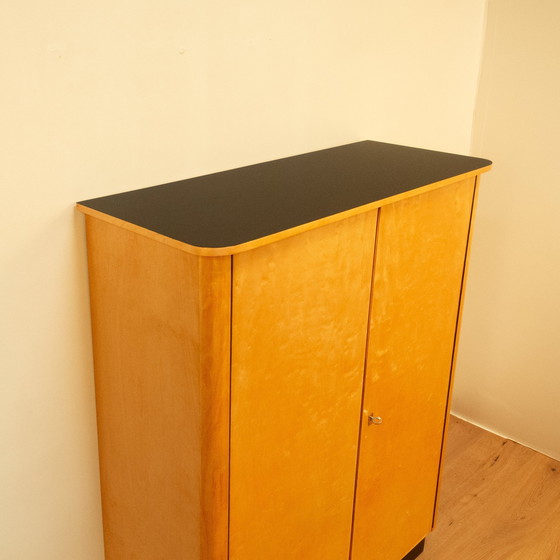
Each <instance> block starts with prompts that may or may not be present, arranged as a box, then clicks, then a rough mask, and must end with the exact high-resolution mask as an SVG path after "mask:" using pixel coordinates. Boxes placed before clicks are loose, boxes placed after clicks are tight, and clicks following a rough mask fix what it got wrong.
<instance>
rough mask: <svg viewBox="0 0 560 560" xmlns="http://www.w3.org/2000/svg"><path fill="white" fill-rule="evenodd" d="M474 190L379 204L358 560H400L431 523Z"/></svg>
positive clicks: (465, 185) (467, 185)
mask: <svg viewBox="0 0 560 560" xmlns="http://www.w3.org/2000/svg"><path fill="white" fill-rule="evenodd" d="M473 189H474V179H469V180H466V181H461V182H459V183H456V184H454V185H451V186H448V187H444V188H441V189H439V190H436V191H432V192H429V193H425V194H422V195H419V196H417V197H414V198H410V199H407V200H404V201H401V202H398V203H395V204H392V205H389V206H387V207H384V208H383V209H382V210H380V214H379V228H378V236H377V249H376V257H375V266H374V281H373V292H372V304H371V305H372V307H371V320H370V334H369V340H368V352H367V368H366V380H365V385H364V388H365V389H364V409H365V410H366V411H367V413H365V414H364V416H365V418H364V422H363V423H362V426H363V428H362V434H361V440H360V457H359V466H358V479H357V491H356V506H355V526H354V536H353V545H352V558H353V560H400V559H401V558H402V557H403V556H404V555H405V554H406V553H407V552H408V551H409V550H411V549H412V548H413V547H414V546H415V545H416V544H417V543H418V542H420V541H421V540H422V539H423V538H424V537H425V536H426V535H427V534H428V533H429V531H430V529H431V526H432V514H433V508H434V501H435V494H436V485H437V479H438V469H439V460H440V452H441V444H442V436H443V429H444V422H445V414H446V402H447V396H448V387H449V377H450V372H451V365H452V356H453V346H454V338H455V329H456V324H457V313H458V308H459V300H460V292H461V282H462V276H463V267H464V261H465V251H466V247H467V236H468V230H469V222H470V215H471V207H472V201H473ZM369 414H372V415H373V416H379V417H381V419H382V423H381V424H368V421H367V415H369Z"/></svg>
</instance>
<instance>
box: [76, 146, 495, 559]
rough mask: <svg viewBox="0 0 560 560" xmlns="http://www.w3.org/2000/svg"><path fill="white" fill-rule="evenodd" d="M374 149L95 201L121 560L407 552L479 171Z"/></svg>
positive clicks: (108, 532)
mask: <svg viewBox="0 0 560 560" xmlns="http://www.w3.org/2000/svg"><path fill="white" fill-rule="evenodd" d="M490 165H491V163H490V162H489V161H487V160H483V159H479V158H473V157H467V156H459V155H453V154H446V153H441V152H434V151H429V150H421V149H417V148H408V147H403V146H395V145H391V144H383V143H379V142H369V141H368V142H359V143H356V144H350V145H346V146H340V147H337V148H331V149H327V150H321V151H319V152H313V153H309V154H304V155H300V156H295V157H291V158H285V159H281V160H277V161H273V162H267V163H262V164H258V165H253V166H249V167H245V168H241V169H235V170H232V171H226V172H222V173H216V174H213V175H208V176H205V177H198V178H195V179H188V180H185V181H178V182H176V183H170V184H167V185H161V186H157V187H150V188H147V189H140V190H136V191H131V192H127V193H122V194H117V195H112V196H107V197H102V198H98V199H94V200H88V201H85V202H81V203H80V204H79V205H78V208H79V209H80V210H81V211H82V212H83V213H85V214H86V223H87V239H88V258H89V275H90V290H91V292H90V295H91V309H92V324H93V343H94V362H95V379H96V398H97V415H98V431H99V455H100V467H101V490H102V503H103V519H104V533H105V550H106V557H107V560H127V559H138V560H154V559H160V558H161V559H166V560H228V559H229V560H280V559H281V560H301V559H305V560H343V559H344V560H346V559H348V558H351V559H352V560H401V559H402V558H407V559H412V558H415V557H416V556H417V555H419V554H420V553H421V551H422V548H423V541H424V538H425V537H426V535H427V534H428V533H429V532H430V530H431V529H432V526H433V520H434V512H435V503H436V499H437V488H438V480H439V474H440V470H441V457H442V449H443V444H444V437H445V426H446V419H447V417H448V408H449V407H448V403H449V398H450V393H451V385H452V378H453V365H454V356H455V352H456V347H457V336H458V328H459V322H460V321H459V318H460V313H461V301H462V295H463V292H464V281H465V275H466V265H467V255H468V250H469V240H470V232H471V229H472V218H473V213H474V205H475V201H476V192H477V187H478V180H479V179H478V177H479V175H480V174H481V173H482V172H484V171H487V170H488V169H489V168H490Z"/></svg>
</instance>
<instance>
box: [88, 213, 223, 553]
mask: <svg viewBox="0 0 560 560" xmlns="http://www.w3.org/2000/svg"><path fill="white" fill-rule="evenodd" d="M87 236H88V259H89V274H90V297H91V307H92V328H93V344H94V366H95V384H96V401H97V422H98V437H99V456H100V475H101V491H102V505H103V525H104V536H105V550H106V558H107V560H122V559H124V558H135V559H138V560H153V559H154V558H165V559H166V560H187V559H188V560H198V559H199V558H203V557H202V556H201V554H202V551H203V549H204V546H205V545H204V543H203V541H204V535H203V526H204V524H203V523H202V522H201V517H202V515H201V509H204V500H205V496H206V495H207V491H206V489H205V487H204V477H203V474H202V469H201V465H202V464H203V463H204V459H205V456H206V455H208V453H207V452H205V451H204V445H203V442H202V437H201V434H202V433H203V424H204V420H205V414H207V410H208V404H207V403H206V402H205V400H204V397H203V396H202V395H204V376H207V375H208V374H209V372H204V376H202V375H201V370H202V366H203V364H205V363H207V360H206V362H205V358H204V351H203V350H204V345H203V344H204V342H205V341H204V340H203V331H204V330H205V329H206V328H207V327H205V322H207V319H204V320H203V319H202V313H201V305H202V304H203V302H204V300H205V296H204V293H203V292H202V290H201V286H200V280H201V275H203V274H202V271H201V263H200V258H199V257H196V256H193V255H189V254H187V253H185V252H182V251H179V250H176V249H174V248H171V247H169V246H166V245H163V244H161V243H158V242H156V241H153V240H151V239H148V238H146V237H143V236H140V235H137V234H135V233H133V232H130V231H127V230H124V229H122V228H119V227H117V226H114V225H111V224H108V223H106V222H102V221H99V220H96V219H94V218H91V217H87ZM228 323H229V319H228ZM205 336H206V338H207V335H205ZM201 378H202V379H201ZM226 419H227V415H226ZM226 499H227V493H226ZM201 537H202V538H201Z"/></svg>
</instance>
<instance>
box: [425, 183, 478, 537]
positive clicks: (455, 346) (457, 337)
mask: <svg viewBox="0 0 560 560" xmlns="http://www.w3.org/2000/svg"><path fill="white" fill-rule="evenodd" d="M479 182H480V177H477V178H476V179H475V184H474V193H473V201H472V208H471V220H470V224H469V233H468V238H467V252H466V254H465V264H464V267H463V278H462V281H461V296H460V299H459V312H458V314H457V327H456V329H455V340H454V342H453V358H452V364H451V379H450V381H449V392H448V397H447V410H446V412H445V425H444V428H443V442H442V445H441V453H440V458H439V471H438V481H437V488H436V500H435V505H434V514H433V518H432V530H433V529H434V527H435V526H436V522H437V514H438V503H439V485H440V482H441V475H442V471H443V462H444V460H445V449H446V446H447V425H448V422H449V418H450V415H451V396H452V394H453V385H454V383H455V369H456V365H457V354H458V351H459V340H460V335H461V323H462V318H463V303H464V300H465V293H466V288H467V278H468V272H469V261H470V256H471V247H472V237H473V232H474V221H475V213H476V205H477V202H478V192H479Z"/></svg>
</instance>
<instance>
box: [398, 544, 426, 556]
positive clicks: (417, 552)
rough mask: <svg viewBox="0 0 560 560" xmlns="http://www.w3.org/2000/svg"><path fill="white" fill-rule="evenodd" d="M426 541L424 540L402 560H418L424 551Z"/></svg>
mask: <svg viewBox="0 0 560 560" xmlns="http://www.w3.org/2000/svg"><path fill="white" fill-rule="evenodd" d="M425 540H426V539H422V540H421V541H420V542H419V543H418V544H417V545H416V546H415V547H414V548H413V549H412V550H411V551H410V552H409V553H408V554H407V555H406V556H405V557H404V558H403V559H402V560H414V559H415V558H418V556H420V554H422V551H423V550H424V541H425Z"/></svg>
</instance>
